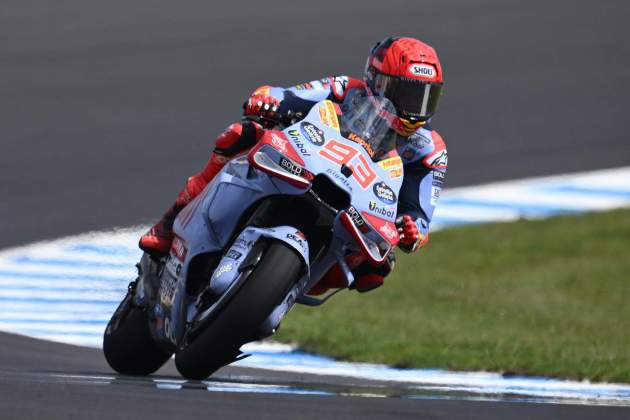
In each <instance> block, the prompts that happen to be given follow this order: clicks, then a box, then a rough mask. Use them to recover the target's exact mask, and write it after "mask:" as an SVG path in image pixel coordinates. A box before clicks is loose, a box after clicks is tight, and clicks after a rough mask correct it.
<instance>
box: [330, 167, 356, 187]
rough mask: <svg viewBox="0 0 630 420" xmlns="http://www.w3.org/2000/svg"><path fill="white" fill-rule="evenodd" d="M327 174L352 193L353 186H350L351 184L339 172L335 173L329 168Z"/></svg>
mask: <svg viewBox="0 0 630 420" xmlns="http://www.w3.org/2000/svg"><path fill="white" fill-rule="evenodd" d="M326 173H327V174H329V175H330V176H332V177H333V178H335V179H336V180H338V181H339V182H341V183H342V184H343V185H344V186H345V187H346V188H348V189H349V190H350V191H352V185H350V182H349V181H348V180H347V179H346V178H345V177H343V176H342V175H341V174H340V173H339V172H336V171H333V170H332V169H330V168H328V169H326Z"/></svg>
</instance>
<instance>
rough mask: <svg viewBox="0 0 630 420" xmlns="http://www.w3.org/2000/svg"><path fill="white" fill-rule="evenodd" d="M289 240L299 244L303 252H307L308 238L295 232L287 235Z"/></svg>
mask: <svg viewBox="0 0 630 420" xmlns="http://www.w3.org/2000/svg"><path fill="white" fill-rule="evenodd" d="M287 239H291V240H292V241H293V242H295V243H297V244H298V245H299V246H300V248H301V249H302V252H306V236H304V234H303V233H302V232H300V231H299V230H297V231H295V233H287Z"/></svg>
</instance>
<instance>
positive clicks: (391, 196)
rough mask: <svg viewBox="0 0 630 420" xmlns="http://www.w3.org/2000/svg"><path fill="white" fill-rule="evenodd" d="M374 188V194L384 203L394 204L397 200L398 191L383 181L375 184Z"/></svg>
mask: <svg viewBox="0 0 630 420" xmlns="http://www.w3.org/2000/svg"><path fill="white" fill-rule="evenodd" d="M372 190H374V195H375V196H376V197H377V198H378V199H379V200H381V201H382V202H383V203H385V204H394V203H395V202H396V193H394V190H392V189H391V188H389V186H388V185H387V184H385V183H384V182H383V181H381V182H377V183H376V184H374V187H372Z"/></svg>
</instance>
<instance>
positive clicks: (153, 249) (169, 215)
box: [139, 122, 264, 257]
mask: <svg viewBox="0 0 630 420" xmlns="http://www.w3.org/2000/svg"><path fill="white" fill-rule="evenodd" d="M263 133H264V130H263V129H262V128H261V127H260V126H259V125H257V124H254V123H251V122H244V123H243V124H240V123H235V124H232V125H230V126H229V127H228V128H226V129H225V131H223V133H221V135H219V137H217V139H216V142H215V148H214V150H213V151H212V155H211V156H210V160H208V162H207V163H206V166H205V167H204V168H203V170H202V171H201V172H199V173H197V174H195V175H193V176H191V177H190V178H188V181H187V182H186V185H185V187H184V189H183V190H182V191H181V192H180V193H179V195H178V196H177V200H175V203H174V204H173V205H172V206H171V207H169V209H168V210H167V211H166V213H164V215H163V216H162V218H161V219H160V220H159V221H158V222H157V223H156V224H155V225H153V226H152V227H151V229H149V231H148V232H147V233H145V234H144V235H143V236H142V237H141V238H140V243H139V246H140V248H141V249H142V250H143V251H145V252H147V253H148V254H151V255H153V256H157V257H160V256H163V255H166V254H167V253H168V251H169V249H170V247H171V243H172V242H173V222H174V221H175V217H177V215H178V214H179V212H180V211H181V210H182V209H183V208H184V207H186V205H187V204H188V203H190V202H191V201H192V200H193V199H194V198H195V197H196V196H197V195H199V193H200V192H201V191H203V189H204V188H205V187H206V185H208V183H209V182H210V181H212V179H213V178H214V177H215V176H216V175H217V174H218V173H219V172H220V171H221V169H223V167H224V166H225V164H226V163H227V162H229V161H230V160H231V159H233V158H235V157H237V156H240V155H242V154H244V153H246V152H247V151H248V150H249V149H250V148H251V147H252V146H254V145H255V144H256V142H257V141H258V140H259V139H260V138H261V137H262V135H263Z"/></svg>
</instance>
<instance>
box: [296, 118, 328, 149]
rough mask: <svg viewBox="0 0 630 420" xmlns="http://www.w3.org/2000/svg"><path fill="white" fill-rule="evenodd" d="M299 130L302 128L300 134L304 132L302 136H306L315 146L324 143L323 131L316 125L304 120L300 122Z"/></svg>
mask: <svg viewBox="0 0 630 420" xmlns="http://www.w3.org/2000/svg"><path fill="white" fill-rule="evenodd" d="M300 130H302V134H304V137H306V139H307V140H308V141H310V142H311V143H313V144H314V145H315V146H321V145H322V144H324V143H325V139H324V131H323V130H322V129H321V128H319V127H317V126H316V125H313V124H311V123H310V122H307V121H304V122H303V123H301V124H300Z"/></svg>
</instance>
